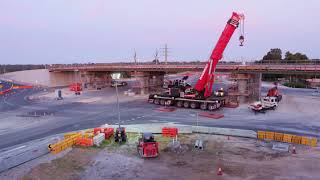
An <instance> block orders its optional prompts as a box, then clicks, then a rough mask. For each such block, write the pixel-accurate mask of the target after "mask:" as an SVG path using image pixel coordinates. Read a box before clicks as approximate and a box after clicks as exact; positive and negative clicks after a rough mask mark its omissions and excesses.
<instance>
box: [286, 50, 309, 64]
mask: <svg viewBox="0 0 320 180" xmlns="http://www.w3.org/2000/svg"><path fill="white" fill-rule="evenodd" d="M308 59H309V58H308V56H307V55H305V54H302V53H299V52H297V53H295V54H292V53H291V52H290V51H287V52H286V54H285V58H284V60H286V61H287V62H303V61H305V60H308Z"/></svg>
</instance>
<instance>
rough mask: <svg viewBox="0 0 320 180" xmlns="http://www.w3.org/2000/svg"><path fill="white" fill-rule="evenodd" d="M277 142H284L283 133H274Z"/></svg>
mask: <svg viewBox="0 0 320 180" xmlns="http://www.w3.org/2000/svg"><path fill="white" fill-rule="evenodd" d="M274 140H275V141H283V133H274Z"/></svg>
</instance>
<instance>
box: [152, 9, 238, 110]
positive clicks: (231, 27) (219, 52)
mask: <svg viewBox="0 0 320 180" xmlns="http://www.w3.org/2000/svg"><path fill="white" fill-rule="evenodd" d="M243 24H244V15H243V14H239V13H236V12H233V13H232V16H231V18H230V19H229V20H228V21H227V25H226V26H225V28H224V30H223V32H222V34H221V36H220V38H219V40H218V42H217V44H216V46H215V48H214V49H213V51H212V53H211V56H210V58H209V60H208V62H207V64H206V66H205V68H204V69H203V71H202V74H201V76H200V77H199V79H198V81H197V83H196V85H195V86H194V87H192V86H191V85H190V84H188V83H186V82H185V80H186V79H187V77H184V78H183V79H182V80H176V81H174V83H172V84H170V85H169V86H168V89H167V91H166V92H165V93H162V94H150V95H149V99H148V101H149V102H150V103H154V104H157V105H159V104H160V105H163V106H164V105H176V106H177V107H185V108H192V109H196V108H200V109H202V110H210V111H212V110H215V109H218V108H220V107H222V106H223V105H224V103H225V97H224V96H221V95H220V96H214V95H212V86H213V84H214V78H215V69H216V66H217V64H218V62H219V60H221V59H222V56H223V52H224V50H225V48H226V47H227V45H228V43H229V41H230V39H231V37H232V35H233V34H234V32H235V30H236V29H237V28H238V27H240V31H241V32H240V37H239V41H240V46H243V42H244V34H243V27H244V25H243Z"/></svg>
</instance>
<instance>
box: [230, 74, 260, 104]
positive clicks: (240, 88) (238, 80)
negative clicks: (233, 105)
mask: <svg viewBox="0 0 320 180" xmlns="http://www.w3.org/2000/svg"><path fill="white" fill-rule="evenodd" d="M230 79H231V80H233V81H234V82H235V84H234V86H233V87H232V89H231V90H230V91H229V96H230V99H233V100H236V101H237V102H238V103H248V102H252V101H256V100H259V98H260V96H261V73H242V74H240V73H239V74H232V75H231V78H230Z"/></svg>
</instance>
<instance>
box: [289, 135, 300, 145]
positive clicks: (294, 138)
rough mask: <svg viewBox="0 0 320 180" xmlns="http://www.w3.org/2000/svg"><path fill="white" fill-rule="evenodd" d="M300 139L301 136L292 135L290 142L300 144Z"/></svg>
mask: <svg viewBox="0 0 320 180" xmlns="http://www.w3.org/2000/svg"><path fill="white" fill-rule="evenodd" d="M301 139H302V138H301V136H295V135H293V136H292V140H291V142H292V143H294V144H301Z"/></svg>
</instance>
